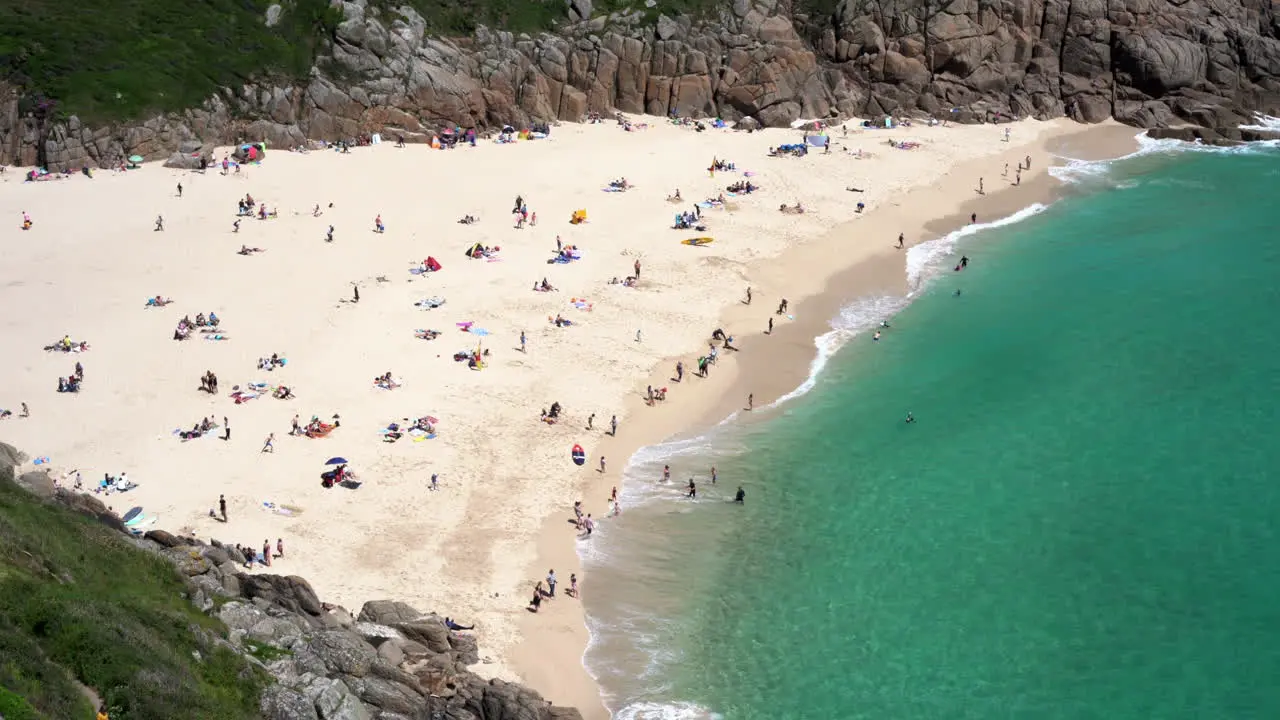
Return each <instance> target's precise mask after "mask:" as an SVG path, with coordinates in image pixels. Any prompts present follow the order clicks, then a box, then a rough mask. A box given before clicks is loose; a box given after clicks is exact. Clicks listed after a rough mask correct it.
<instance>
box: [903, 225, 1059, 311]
mask: <svg viewBox="0 0 1280 720" xmlns="http://www.w3.org/2000/svg"><path fill="white" fill-rule="evenodd" d="M1046 207H1048V206H1047V205H1043V204H1041V203H1032V204H1031V205H1028V206H1027V207H1024V208H1022V209H1021V210H1019V211H1018V212H1016V213H1014V214H1012V215H1008V216H1006V217H1002V218H1000V219H998V220H992V221H991V222H985V223H974V224H972V225H965V226H964V227H962V228H960V229H959V230H956V231H954V232H952V233H949V234H947V235H945V236H943V237H940V238H938V239H937V240H930V241H928V242H923V243H920V244H919V245H916V246H914V247H912V248H911V249H910V250H908V251H907V286H908V287H909V288H910V289H911V291H910V293H909V294H908V297H914V296H915V295H917V294H919V292H920V290H921V289H923V288H924V286H925V284H926V283H927V282H928V281H929V280H930V279H931V278H933V277H935V276H936V275H937V274H938V273H939V272H941V271H942V270H943V269H945V268H946V267H947V266H949V265H950V262H949V258H950V257H951V255H952V254H954V253H955V250H956V245H957V244H959V243H960V241H961V240H963V239H964V238H967V237H969V236H971V235H976V234H978V233H980V232H983V231H984V230H992V229H994V228H1000V227H1005V226H1006V225H1013V224H1014V223H1018V222H1022V221H1023V220H1026V219H1027V218H1029V217H1033V216H1035V215H1039V214H1040V213H1042V212H1044V210H1045V208H1046Z"/></svg>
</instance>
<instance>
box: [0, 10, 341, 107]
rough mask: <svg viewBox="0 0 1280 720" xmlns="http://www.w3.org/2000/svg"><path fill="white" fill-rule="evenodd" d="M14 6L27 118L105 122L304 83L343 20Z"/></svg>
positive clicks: (16, 68)
mask: <svg viewBox="0 0 1280 720" xmlns="http://www.w3.org/2000/svg"><path fill="white" fill-rule="evenodd" d="M271 4H272V3H271V2H269V1H268V0H72V1H68V0H5V1H4V2H0V77H3V78H6V79H9V80H11V81H13V82H15V83H16V84H18V85H20V86H21V87H23V88H24V89H25V91H26V95H27V97H26V100H25V103H24V104H25V107H24V108H23V110H24V111H25V110H28V109H33V108H36V107H38V106H39V105H40V104H41V102H42V101H43V100H45V99H52V100H53V101H54V103H55V105H54V107H55V109H56V110H57V111H60V112H63V113H65V114H76V115H79V116H80V117H81V118H84V119H87V120H91V121H100V120H118V119H129V118H135V117H140V116H142V115H144V114H145V113H146V112H148V111H154V110H176V109H181V108H186V107H192V106H195V105H199V104H200V102H202V101H203V100H204V99H205V98H207V97H209V95H211V94H212V93H213V91H214V90H215V89H216V88H217V87H219V86H223V85H234V84H235V83H236V82H237V81H239V80H244V79H247V78H250V77H260V76H263V75H271V74H278V75H284V76H288V77H303V76H305V75H306V73H307V72H308V70H309V69H310V67H311V64H312V60H313V59H314V55H315V51H316V49H317V47H318V45H319V42H320V40H321V39H322V38H323V37H325V36H326V35H327V34H328V33H329V32H330V31H331V30H332V28H333V26H334V25H335V24H336V23H337V22H338V21H340V20H341V13H340V12H338V11H333V10H330V8H329V3H328V0H284V1H283V4H284V5H285V6H287V7H289V9H288V10H287V11H286V12H284V13H283V14H282V16H281V22H280V23H279V24H278V25H276V26H275V27H271V28H268V27H267V26H266V24H265V22H264V20H265V18H266V11H267V8H268V7H269V6H270V5H271Z"/></svg>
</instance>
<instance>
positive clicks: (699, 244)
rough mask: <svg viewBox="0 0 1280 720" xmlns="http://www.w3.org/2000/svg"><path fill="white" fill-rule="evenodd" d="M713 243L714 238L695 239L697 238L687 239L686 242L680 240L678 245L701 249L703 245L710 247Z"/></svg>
mask: <svg viewBox="0 0 1280 720" xmlns="http://www.w3.org/2000/svg"><path fill="white" fill-rule="evenodd" d="M715 241H716V240H715V238H709V237H697V238H689V239H688V240H681V241H680V244H682V245H691V246H693V247H702V246H703V245H710V244H711V243H713V242H715Z"/></svg>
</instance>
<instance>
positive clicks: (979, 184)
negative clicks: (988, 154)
mask: <svg viewBox="0 0 1280 720" xmlns="http://www.w3.org/2000/svg"><path fill="white" fill-rule="evenodd" d="M978 194H979V195H986V194H987V193H986V191H985V190H983V189H982V178H978Z"/></svg>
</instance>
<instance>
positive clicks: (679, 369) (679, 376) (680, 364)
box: [676, 360, 684, 382]
mask: <svg viewBox="0 0 1280 720" xmlns="http://www.w3.org/2000/svg"><path fill="white" fill-rule="evenodd" d="M681 380H684V361H683V360H677V361H676V382H680V381H681Z"/></svg>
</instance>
